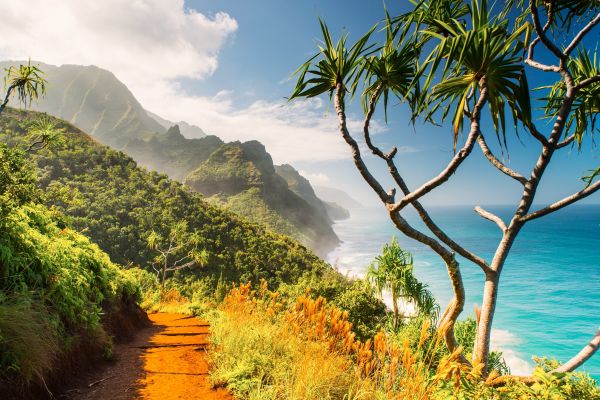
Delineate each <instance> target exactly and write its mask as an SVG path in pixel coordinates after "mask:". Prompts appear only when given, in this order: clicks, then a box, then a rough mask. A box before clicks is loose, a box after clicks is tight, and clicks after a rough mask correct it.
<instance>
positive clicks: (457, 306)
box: [334, 83, 470, 365]
mask: <svg viewBox="0 0 600 400" xmlns="http://www.w3.org/2000/svg"><path fill="white" fill-rule="evenodd" d="M343 90H344V87H343V85H342V84H341V83H338V84H337V85H336V93H335V98H334V106H335V110H336V113H337V115H338V122H339V130H340V133H341V134H342V136H343V138H344V140H345V141H346V143H347V144H348V145H349V146H350V148H351V149H352V158H353V160H354V164H355V166H356V168H357V169H358V171H359V172H360V174H361V175H362V177H363V179H365V181H366V182H367V183H368V184H369V186H371V188H372V189H373V190H374V191H375V193H377V195H378V196H379V198H380V199H381V200H382V201H383V203H384V204H390V203H391V202H392V201H393V200H392V199H391V196H390V195H388V194H387V193H386V192H385V191H384V189H383V187H382V186H381V184H380V183H379V182H378V181H377V180H376V179H375V178H374V177H373V175H372V174H371V173H370V171H369V170H368V168H367V166H366V165H365V163H364V161H363V160H362V157H361V155H360V149H359V147H358V144H357V143H356V141H355V140H354V139H353V138H352V136H351V135H350V133H349V132H348V129H347V126H346V114H345V112H344V107H343V102H342V94H343ZM374 107H375V106H374V103H373V105H372V108H373V109H374ZM372 115H373V112H371V113H370V116H368V118H367V119H366V121H365V125H366V133H367V135H368V125H369V121H370V118H371V117H372ZM371 146H372V147H373V148H375V146H373V144H372V143H371ZM395 153H396V152H395V151H394V150H392V151H391V152H390V154H388V155H387V157H390V158H391V157H393V156H394V154H395ZM388 212H389V213H390V218H391V220H392V222H394V224H395V225H396V227H397V228H398V229H399V230H400V231H401V232H402V233H404V234H405V235H406V236H408V237H410V238H413V239H415V240H417V241H419V242H421V243H423V244H425V245H427V246H429V247H430V248H431V249H432V250H433V251H435V252H436V253H437V254H439V255H440V257H441V258H442V259H443V260H444V261H445V263H446V267H447V270H448V275H449V277H450V281H451V284H452V288H453V291H454V299H453V300H452V301H451V303H450V304H449V305H448V308H447V309H446V312H444V316H445V319H444V320H441V321H440V322H442V323H443V324H442V325H440V326H441V327H442V328H443V334H444V339H445V341H446V344H447V346H448V348H449V349H450V351H454V350H455V349H456V348H458V342H457V341H456V338H455V336H454V323H455V321H456V319H457V318H458V316H459V315H460V313H461V312H462V310H463V307H464V302H465V290H464V285H463V282H462V276H461V274H460V268H459V265H458V263H457V262H456V260H455V258H454V254H453V253H452V252H450V251H448V249H446V248H445V247H444V246H442V245H441V244H440V243H439V242H438V241H437V240H435V239H433V238H431V237H429V236H427V235H425V234H423V233H421V232H419V231H418V230H416V229H414V228H413V227H411V226H410V225H409V224H408V223H407V222H406V221H405V220H404V219H403V218H402V217H401V216H400V214H399V213H398V212H394V211H391V210H389V208H388ZM461 361H462V362H463V363H465V364H467V365H470V363H469V361H468V360H467V359H466V358H465V357H464V356H461Z"/></svg>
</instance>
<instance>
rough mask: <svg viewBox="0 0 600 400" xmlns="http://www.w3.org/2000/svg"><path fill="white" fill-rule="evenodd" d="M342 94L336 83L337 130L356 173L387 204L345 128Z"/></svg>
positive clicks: (388, 197) (383, 191) (387, 198)
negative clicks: (350, 155)
mask: <svg viewBox="0 0 600 400" xmlns="http://www.w3.org/2000/svg"><path fill="white" fill-rule="evenodd" d="M343 93H344V87H343V85H342V83H338V84H337V85H336V91H335V98H334V107H335V111H336V113H337V115H338V121H339V122H338V125H339V130H340V132H341V133H342V137H343V138H344V140H345V141H346V143H347V144H348V145H349V146H350V148H351V149H352V159H353V160H354V164H355V165H356V167H357V169H358V172H360V174H361V175H362V177H363V178H364V180H365V181H366V182H367V183H368V184H369V186H371V188H372V189H373V190H374V191H375V193H377V195H378V196H379V198H380V199H381V201H383V202H384V203H386V204H387V203H389V202H390V196H389V195H388V194H387V193H386V191H385V190H384V189H383V187H382V186H381V184H380V183H379V182H378V181H377V180H376V179H375V178H374V177H373V175H372V174H371V172H369V169H368V168H367V166H366V165H365V163H364V161H363V159H362V157H361V155H360V149H359V147H358V143H356V140H354V139H353V138H352V136H351V135H350V132H348V127H347V126H346V114H345V112H344V109H343V105H342V103H343V101H342V95H343Z"/></svg>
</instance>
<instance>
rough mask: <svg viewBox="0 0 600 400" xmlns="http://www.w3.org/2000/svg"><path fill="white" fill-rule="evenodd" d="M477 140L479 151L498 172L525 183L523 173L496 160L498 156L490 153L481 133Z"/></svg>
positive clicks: (525, 179)
mask: <svg viewBox="0 0 600 400" xmlns="http://www.w3.org/2000/svg"><path fill="white" fill-rule="evenodd" d="M477 142H478V143H479V147H481V151H482V152H483V155H485V158H487V159H488V161H489V162H490V164H492V165H493V166H494V167H496V168H498V170H500V172H502V173H504V174H506V175H508V176H510V177H511V178H513V179H515V180H516V181H517V182H519V183H521V184H522V185H524V184H525V183H527V178H525V177H524V176H523V175H521V174H519V173H518V172H516V171H514V170H512V169H510V168H508V167H507V166H506V165H504V164H503V163H502V162H501V161H500V160H498V158H496V156H495V155H494V154H492V152H491V150H490V148H489V147H488V145H487V143H486V142H485V138H484V137H483V135H479V137H478V138H477Z"/></svg>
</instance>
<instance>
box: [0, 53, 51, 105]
mask: <svg viewBox="0 0 600 400" xmlns="http://www.w3.org/2000/svg"><path fill="white" fill-rule="evenodd" d="M5 70H6V77H5V78H4V87H5V88H6V94H5V96H4V101H3V102H2V104H0V113H2V111H4V108H6V105H7V104H8V102H9V101H10V99H11V97H12V96H13V95H14V94H15V92H16V94H17V98H18V99H19V101H20V102H21V103H23V104H24V105H25V106H26V107H27V105H28V104H31V101H32V100H37V98H38V96H39V95H40V94H41V95H45V94H46V80H45V79H44V77H43V75H44V73H43V72H42V71H41V70H40V69H39V68H38V67H36V66H35V65H31V61H29V62H28V63H27V65H19V67H18V68H17V67H15V66H11V67H10V68H5Z"/></svg>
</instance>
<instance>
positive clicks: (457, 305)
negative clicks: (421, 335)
mask: <svg viewBox="0 0 600 400" xmlns="http://www.w3.org/2000/svg"><path fill="white" fill-rule="evenodd" d="M390 218H391V220H392V221H393V222H394V225H396V227H397V228H398V229H399V230H400V231H401V232H402V233H404V234H405V235H406V236H408V237H410V238H412V239H414V240H417V241H419V242H421V243H423V244H426V245H428V246H429V247H430V248H431V249H432V250H433V251H435V252H436V253H437V254H438V255H439V256H440V257H441V258H442V259H443V260H444V262H445V263H446V268H447V270H448V276H449V277H450V283H451V284H452V290H453V292H454V298H453V299H452V300H450V303H449V304H448V306H447V307H446V310H445V311H444V313H443V315H442V318H440V321H439V325H438V326H439V329H440V331H441V332H442V334H443V336H444V340H445V342H446V345H447V346H448V350H449V351H450V352H453V351H454V350H456V349H457V348H458V347H459V344H458V341H457V340H456V337H455V336H454V323H455V322H456V319H457V318H458V316H459V315H460V313H461V312H462V310H463V308H464V305H465V287H464V285H463V280H462V276H461V273H460V267H459V265H458V262H456V260H455V258H454V254H452V253H450V252H449V251H448V250H447V249H446V248H445V247H444V246H442V245H440V244H439V243H438V242H437V241H436V240H435V239H433V238H431V237H429V236H427V235H424V234H423V233H421V232H419V231H418V230H416V229H414V228H413V227H411V226H410V225H409V223H408V222H407V221H406V220H405V219H404V218H402V217H401V216H400V213H398V212H394V211H390ZM459 357H460V361H461V362H462V363H463V364H465V365H469V366H470V365H471V364H470V363H469V361H468V360H467V359H466V357H465V356H464V355H463V354H462V353H461V354H460V356H459Z"/></svg>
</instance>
